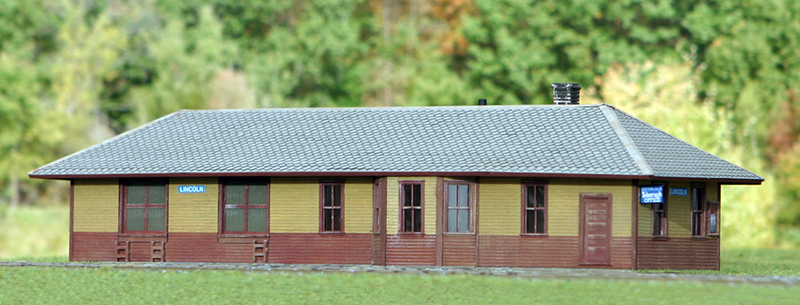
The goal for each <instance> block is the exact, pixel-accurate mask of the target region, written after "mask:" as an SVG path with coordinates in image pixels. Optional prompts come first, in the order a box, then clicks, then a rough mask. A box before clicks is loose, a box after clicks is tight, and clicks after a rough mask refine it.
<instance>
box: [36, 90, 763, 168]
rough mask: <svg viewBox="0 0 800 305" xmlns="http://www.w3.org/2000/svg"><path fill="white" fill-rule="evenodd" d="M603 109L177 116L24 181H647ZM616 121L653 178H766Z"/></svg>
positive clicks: (631, 122) (626, 120)
mask: <svg viewBox="0 0 800 305" xmlns="http://www.w3.org/2000/svg"><path fill="white" fill-rule="evenodd" d="M600 107H608V106H602V105H587V106H477V107H476V106H464V107H405V108H399V107H398V108H335V109H331V108H328V109H325V108H318V109H262V110H208V111H179V112H176V113H174V114H171V115H169V116H166V117H164V118H161V119H159V120H156V121H154V122H151V123H150V124H148V125H145V126H143V127H141V128H138V129H135V130H133V131H130V132H128V133H125V134H122V135H120V136H117V137H115V138H112V139H110V140H108V141H106V142H103V143H101V144H98V145H95V146H93V147H90V148H87V149H85V150H82V151H79V152H77V153H75V154H73V155H70V156H68V157H66V158H63V159H61V160H58V161H56V162H53V163H50V164H48V165H45V166H43V167H41V168H39V169H37V170H34V171H32V172H31V173H30V174H31V175H32V176H35V177H42V178H47V176H61V177H64V176H82V175H121V176H122V175H131V174H172V173H181V174H185V173H198V174H220V175H225V174H233V173H271V174H281V173H297V172H304V173H312V172H313V173H325V172H330V173H355V174H359V173H364V174H368V173H374V172H384V173H387V172H398V173H408V172H436V173H449V172H452V173H466V172H469V173H480V172H484V173H495V174H502V173H514V174H526V173H529V174H537V175H542V174H591V175H622V176H631V175H643V173H642V170H641V169H640V168H639V166H637V164H636V162H634V161H633V159H632V157H631V154H630V153H629V151H627V150H626V149H625V147H624V146H623V145H622V143H621V141H620V139H619V137H618V135H617V134H616V133H615V132H614V130H613V129H612V127H611V125H610V124H609V121H608V119H607V118H606V116H604V115H603V113H602V111H601V108H600ZM617 116H618V117H619V118H620V122H621V123H622V125H623V126H624V127H625V128H626V129H627V131H628V133H629V134H630V136H631V138H632V139H633V141H634V142H635V144H636V145H637V147H638V148H639V150H641V152H642V155H644V157H645V159H646V160H647V162H648V163H650V166H651V167H652V168H653V171H654V172H655V173H656V175H662V174H663V175H668V176H669V177H689V178H720V179H756V180H761V177H759V176H757V175H755V174H752V173H750V172H748V171H747V170H744V169H742V168H740V167H738V166H736V165H733V164H730V163H728V162H726V161H724V160H722V159H719V158H717V157H715V156H713V155H710V154H708V153H705V152H703V151H702V150H699V149H697V148H695V147H693V146H691V145H689V144H686V143H684V142H682V141H680V140H678V139H676V138H674V137H671V136H669V135H668V134H665V133H663V132H661V131H660V130H658V129H656V128H654V127H652V126H649V125H647V124H645V123H642V122H640V121H638V120H636V119H635V118H632V117H630V116H628V115H627V114H624V113H622V112H618V114H617Z"/></svg>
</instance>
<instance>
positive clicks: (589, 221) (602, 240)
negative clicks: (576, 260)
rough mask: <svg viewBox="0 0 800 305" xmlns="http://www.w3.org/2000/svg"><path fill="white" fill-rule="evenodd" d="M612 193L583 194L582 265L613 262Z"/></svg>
mask: <svg viewBox="0 0 800 305" xmlns="http://www.w3.org/2000/svg"><path fill="white" fill-rule="evenodd" d="M611 202H612V200H611V194H581V229H580V242H581V245H580V251H581V264H582V265H610V264H611Z"/></svg>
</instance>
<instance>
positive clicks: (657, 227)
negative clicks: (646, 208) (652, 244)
mask: <svg viewBox="0 0 800 305" xmlns="http://www.w3.org/2000/svg"><path fill="white" fill-rule="evenodd" d="M654 185H659V183H654ZM660 185H661V186H662V192H663V193H664V194H665V195H664V197H663V200H664V202H663V203H654V204H651V206H652V208H653V237H667V201H668V200H667V195H666V194H668V192H669V187H668V185H667V184H660Z"/></svg>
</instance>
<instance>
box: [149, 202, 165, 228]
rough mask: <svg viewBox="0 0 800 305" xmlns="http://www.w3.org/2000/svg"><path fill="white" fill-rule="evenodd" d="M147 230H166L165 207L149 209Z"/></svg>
mask: <svg viewBox="0 0 800 305" xmlns="http://www.w3.org/2000/svg"><path fill="white" fill-rule="evenodd" d="M147 231H164V208H152V207H151V208H149V209H147Z"/></svg>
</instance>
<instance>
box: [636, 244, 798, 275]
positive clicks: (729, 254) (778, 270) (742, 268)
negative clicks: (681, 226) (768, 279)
mask: <svg viewBox="0 0 800 305" xmlns="http://www.w3.org/2000/svg"><path fill="white" fill-rule="evenodd" d="M720 260H721V261H722V264H721V268H720V269H721V270H719V271H708V270H640V272H669V273H695V274H733V275H779V276H800V250H787V249H723V250H722V251H720Z"/></svg>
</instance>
